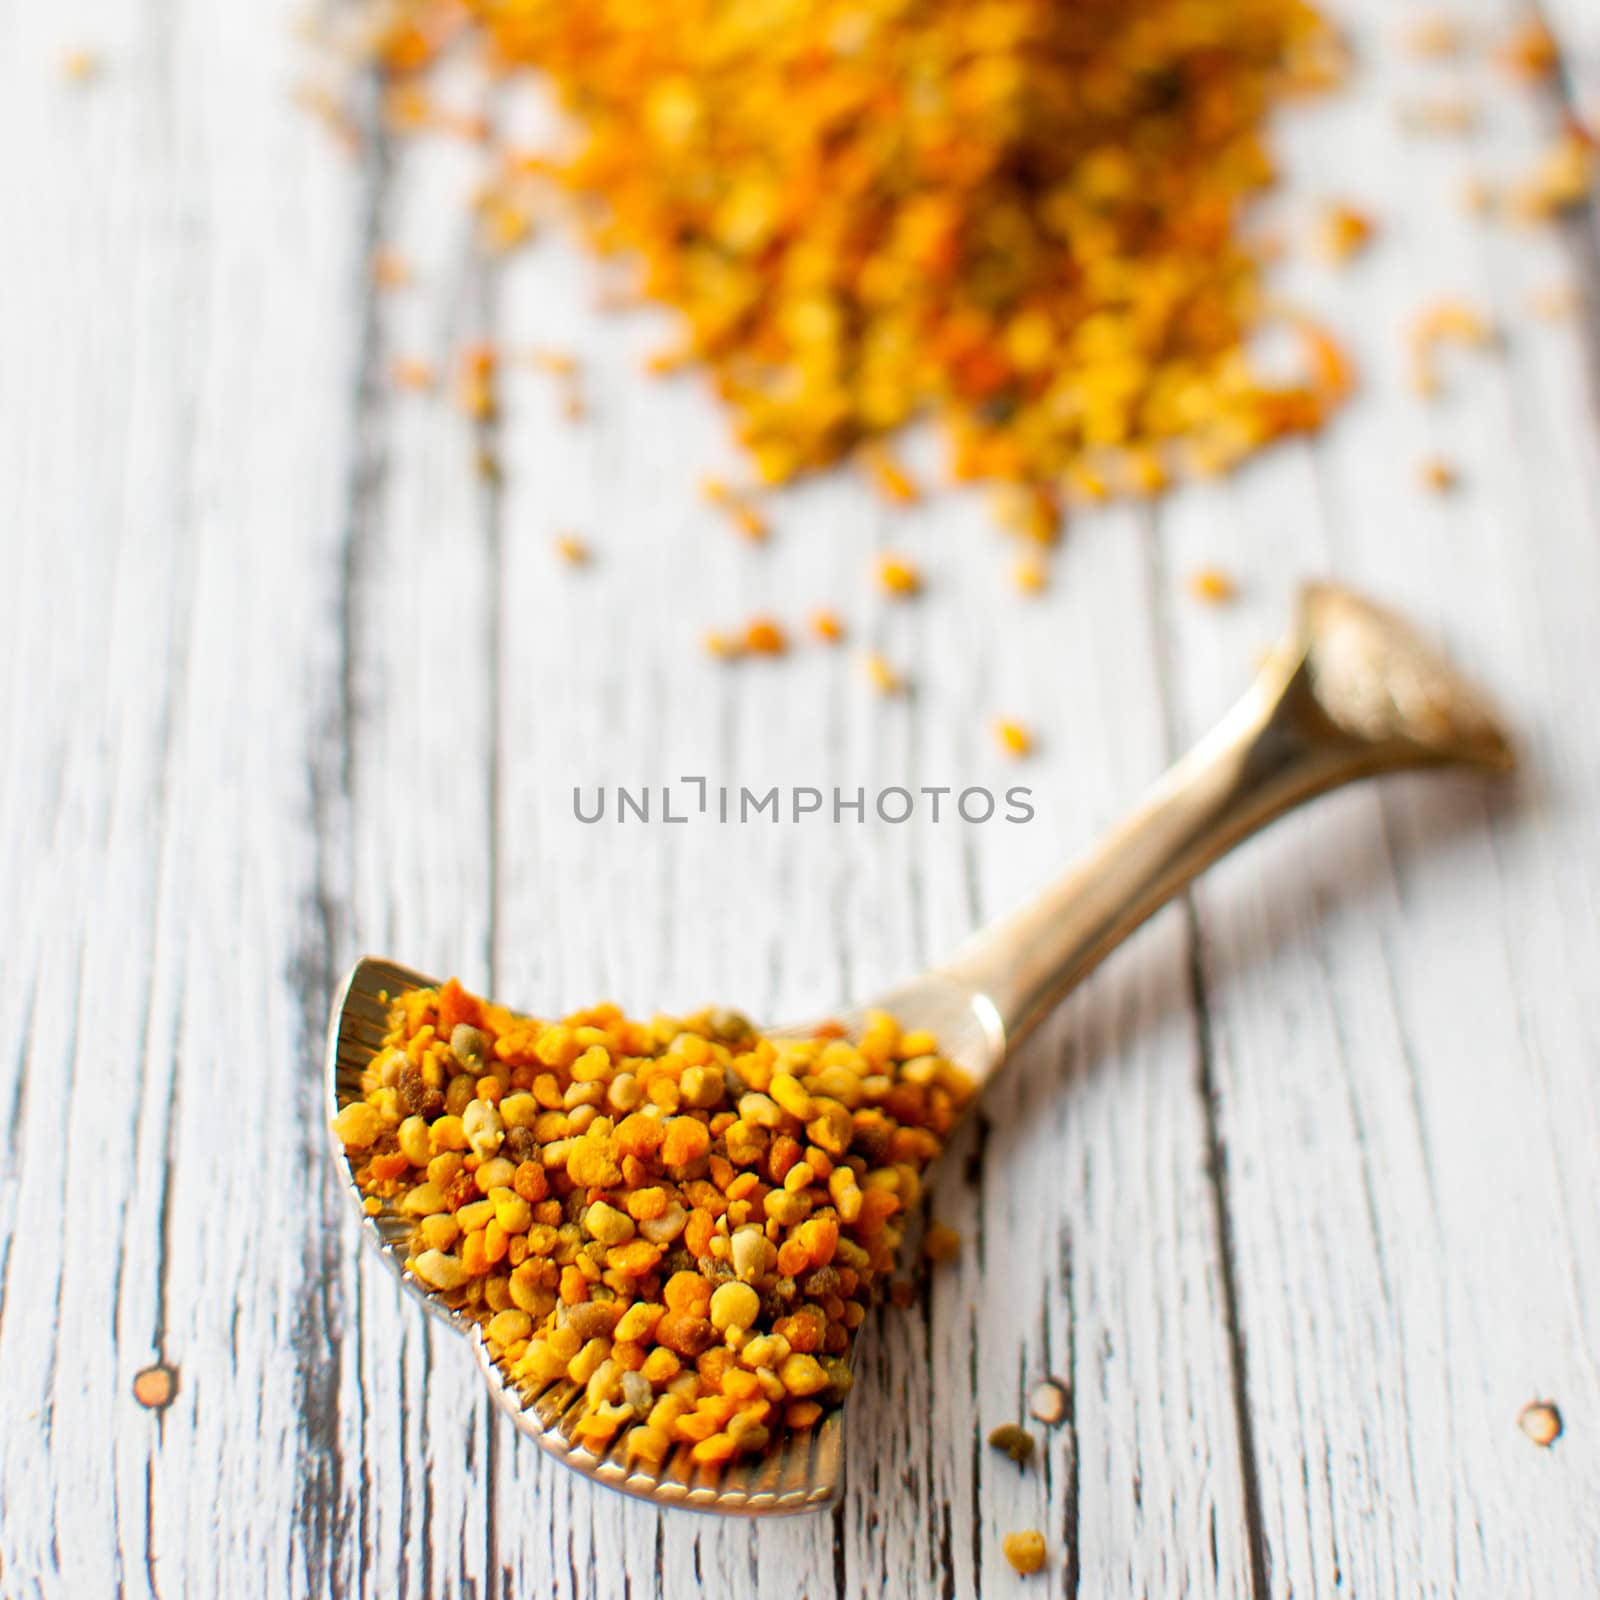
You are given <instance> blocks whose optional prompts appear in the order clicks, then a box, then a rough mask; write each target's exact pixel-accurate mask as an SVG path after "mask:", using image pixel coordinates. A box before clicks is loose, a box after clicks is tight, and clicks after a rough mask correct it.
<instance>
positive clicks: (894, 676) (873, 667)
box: [866, 650, 906, 695]
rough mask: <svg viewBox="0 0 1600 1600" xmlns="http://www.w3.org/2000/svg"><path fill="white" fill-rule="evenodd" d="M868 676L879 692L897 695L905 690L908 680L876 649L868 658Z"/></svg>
mask: <svg viewBox="0 0 1600 1600" xmlns="http://www.w3.org/2000/svg"><path fill="white" fill-rule="evenodd" d="M866 667H867V678H868V680H869V681H870V682H871V684H872V687H873V688H874V689H876V690H877V691H878V693H879V694H885V695H895V694H901V693H903V692H904V690H905V686H906V680H905V679H904V678H902V677H901V676H900V674H899V673H898V672H896V671H895V670H894V668H893V667H892V666H890V665H889V661H888V658H887V657H886V656H884V655H882V654H881V653H880V652H878V651H876V650H874V651H873V652H872V654H871V655H869V656H868V657H867V660H866Z"/></svg>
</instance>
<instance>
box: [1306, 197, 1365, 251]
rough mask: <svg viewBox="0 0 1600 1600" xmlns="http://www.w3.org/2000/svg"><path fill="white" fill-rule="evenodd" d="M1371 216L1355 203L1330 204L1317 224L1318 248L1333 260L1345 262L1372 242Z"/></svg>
mask: <svg viewBox="0 0 1600 1600" xmlns="http://www.w3.org/2000/svg"><path fill="white" fill-rule="evenodd" d="M1372 234H1373V226H1372V219H1371V217H1369V216H1367V215H1366V214H1365V213H1364V212H1361V211H1357V210H1356V209H1355V207H1354V206H1347V205H1334V206H1329V207H1328V209H1327V210H1326V211H1325V212H1324V213H1323V215H1322V218H1321V220H1320V222H1319V223H1318V225H1317V249H1318V251H1319V253H1320V254H1322V255H1323V256H1325V257H1326V258H1327V259H1328V260H1329V261H1335V262H1345V261H1348V260H1350V258H1351V257H1352V256H1356V255H1359V254H1360V253H1361V252H1362V251H1363V250H1364V249H1366V247H1367V246H1368V245H1369V244H1370V243H1371V242H1372Z"/></svg>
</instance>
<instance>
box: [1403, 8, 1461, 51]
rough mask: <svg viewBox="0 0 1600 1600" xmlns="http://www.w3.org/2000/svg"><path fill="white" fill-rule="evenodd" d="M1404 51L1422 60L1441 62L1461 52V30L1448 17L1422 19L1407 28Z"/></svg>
mask: <svg viewBox="0 0 1600 1600" xmlns="http://www.w3.org/2000/svg"><path fill="white" fill-rule="evenodd" d="M1404 43H1405V47H1406V50H1407V51H1408V52H1409V53H1410V54H1411V55H1414V56H1419V57H1421V58H1423V59H1424V60H1429V61H1443V60H1446V59H1448V58H1449V57H1451V56H1454V55H1459V54H1460V52H1461V28H1460V26H1459V25H1458V24H1457V23H1456V22H1454V21H1452V20H1451V18H1449V17H1424V18H1422V19H1421V20H1420V21H1418V22H1414V23H1412V24H1411V25H1410V27H1408V28H1407V29H1406V31H1405V35H1404Z"/></svg>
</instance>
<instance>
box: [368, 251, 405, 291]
mask: <svg viewBox="0 0 1600 1600" xmlns="http://www.w3.org/2000/svg"><path fill="white" fill-rule="evenodd" d="M411 276H412V275H411V263H410V262H408V261H407V260H406V258H405V257H404V256H403V255H401V254H400V252H399V251H398V250H391V249H389V248H388V247H387V246H385V247H384V248H383V249H380V250H378V251H377V252H376V253H375V254H374V255H373V257H372V281H373V282H374V283H375V284H377V286H378V287H379V288H380V289H403V288H405V287H406V286H407V285H408V284H409V283H410V282H411Z"/></svg>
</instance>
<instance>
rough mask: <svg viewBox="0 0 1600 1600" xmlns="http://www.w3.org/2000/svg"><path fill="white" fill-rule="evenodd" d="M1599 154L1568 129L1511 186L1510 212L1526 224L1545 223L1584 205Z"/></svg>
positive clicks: (1585, 139) (1599, 162)
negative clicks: (1529, 170) (1530, 168)
mask: <svg viewBox="0 0 1600 1600" xmlns="http://www.w3.org/2000/svg"><path fill="white" fill-rule="evenodd" d="M1597 171H1600V151H1597V150H1596V148H1595V145H1594V142H1593V141H1592V140H1591V139H1590V138H1589V137H1588V135H1587V134H1584V133H1582V132H1580V131H1579V130H1578V129H1576V128H1568V129H1567V130H1566V131H1565V132H1563V133H1562V134H1561V136H1560V137H1559V138H1558V139H1556V141H1555V142H1554V143H1553V144H1552V145H1551V146H1550V147H1549V148H1548V149H1547V150H1546V151H1545V152H1544V154H1543V155H1542V156H1540V158H1539V160H1538V162H1537V163H1536V164H1535V166H1534V168H1533V170H1532V171H1531V172H1530V173H1529V174H1528V175H1527V176H1526V177H1525V178H1523V179H1522V180H1521V182H1519V183H1517V184H1516V185H1514V186H1513V188H1512V190H1511V197H1510V198H1511V209H1512V211H1513V213H1514V214H1515V215H1516V216H1518V217H1521V218H1522V219H1523V220H1525V221H1528V222H1548V221H1550V220H1551V219H1552V218H1555V217H1559V216H1563V215H1564V214H1566V213H1567V212H1569V211H1575V210H1577V209H1578V208H1579V207H1580V206H1583V205H1585V204H1587V203H1588V200H1589V196H1590V193H1591V191H1592V189H1593V187H1594V182H1595V176H1596V173H1597Z"/></svg>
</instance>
